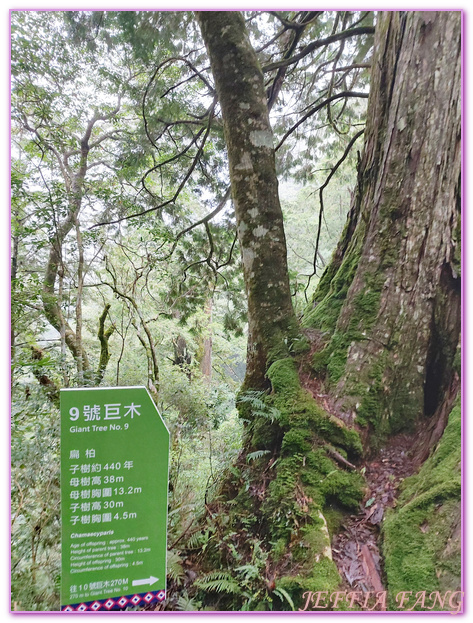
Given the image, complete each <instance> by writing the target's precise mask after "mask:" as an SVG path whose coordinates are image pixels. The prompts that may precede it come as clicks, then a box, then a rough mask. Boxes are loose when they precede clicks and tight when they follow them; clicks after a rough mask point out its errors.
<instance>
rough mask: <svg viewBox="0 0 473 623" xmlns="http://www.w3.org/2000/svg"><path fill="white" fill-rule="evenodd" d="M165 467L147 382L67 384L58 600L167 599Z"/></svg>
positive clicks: (72, 605) (74, 603) (97, 603)
mask: <svg viewBox="0 0 473 623" xmlns="http://www.w3.org/2000/svg"><path fill="white" fill-rule="evenodd" d="M168 469H169V432H168V430H167V428H166V426H165V424H164V422H163V420H162V418H161V416H160V414H159V412H158V410H157V409H156V406H155V405H154V403H153V401H152V399H151V397H150V395H149V394H148V391H147V390H146V388H145V387H113V388H90V389H88V388H87V389H64V390H61V511H62V585H61V610H63V611H79V612H80V611H96V610H118V609H123V608H126V607H133V606H138V605H141V606H143V605H146V604H149V603H153V602H156V601H159V602H161V601H163V600H164V599H165V596H166V526H167V492H168Z"/></svg>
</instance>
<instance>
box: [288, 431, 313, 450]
mask: <svg viewBox="0 0 473 623" xmlns="http://www.w3.org/2000/svg"><path fill="white" fill-rule="evenodd" d="M311 438H312V435H311V433H310V431H309V430H301V429H299V428H297V429H294V428H292V429H291V430H288V431H287V433H286V434H285V435H284V438H283V440H282V446H281V455H282V456H284V455H289V454H295V453H298V452H299V453H302V454H306V453H307V452H310V450H311V444H310V441H311Z"/></svg>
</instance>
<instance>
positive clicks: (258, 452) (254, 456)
mask: <svg viewBox="0 0 473 623" xmlns="http://www.w3.org/2000/svg"><path fill="white" fill-rule="evenodd" d="M269 453H270V450H255V452H250V453H249V454H247V455H246V461H247V463H249V462H250V461H254V460H256V459H260V458H261V457H262V456H264V455H265V454H269Z"/></svg>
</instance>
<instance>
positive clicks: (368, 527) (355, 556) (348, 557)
mask: <svg viewBox="0 0 473 623" xmlns="http://www.w3.org/2000/svg"><path fill="white" fill-rule="evenodd" d="M313 333H314V335H309V336H308V337H309V339H310V341H311V344H312V348H311V352H310V353H309V354H308V355H307V360H306V361H305V362H302V365H301V368H300V370H299V376H300V380H301V384H302V386H303V387H304V388H305V389H307V390H308V391H309V392H310V393H311V394H312V396H313V397H314V398H315V400H316V401H317V402H318V403H319V404H320V405H321V406H322V407H323V408H324V409H325V410H326V411H328V412H329V413H331V414H333V415H336V416H337V417H338V418H340V419H341V420H343V421H344V422H345V423H346V424H347V425H348V426H353V425H354V422H353V416H352V414H349V413H343V412H341V411H340V409H339V408H338V405H336V403H335V402H334V401H333V400H332V399H331V396H330V395H329V394H327V393H325V391H324V384H323V382H321V381H320V380H317V379H314V378H313V377H312V375H311V373H310V372H308V371H307V369H308V367H307V366H306V365H304V363H307V362H308V361H310V359H311V357H312V354H313V353H314V351H315V350H317V349H318V348H319V347H320V340H319V339H318V336H317V335H316V332H315V331H314V332H313ZM418 439H419V437H418V435H417V434H416V433H413V434H410V435H407V434H399V435H396V436H394V437H391V438H390V439H389V441H388V445H387V447H384V448H381V449H380V450H379V452H378V454H377V455H376V456H375V457H370V458H369V459H366V460H365V461H363V462H362V463H361V464H360V465H357V469H358V470H359V471H360V472H361V473H362V474H363V475H364V477H365V479H366V486H367V494H366V496H365V498H364V500H363V502H362V503H361V505H360V510H359V512H358V514H356V515H349V516H347V517H346V519H345V521H344V522H343V524H342V525H341V527H340V531H339V533H338V534H337V535H335V536H334V538H333V541H332V555H333V560H334V562H335V563H336V565H337V567H338V570H339V573H340V576H341V578H342V582H343V586H342V590H346V591H347V592H353V593H354V592H359V593H363V595H362V596H361V595H360V599H359V600H358V601H357V600H356V599H355V600H354V603H355V604H359V605H360V606H362V607H364V608H366V609H369V608H371V607H372V606H373V604H374V603H375V601H376V599H374V600H371V601H370V602H369V603H365V595H366V593H368V592H371V594H372V595H373V593H375V592H379V591H384V590H385V586H384V572H383V561H382V555H381V553H380V550H379V537H380V525H381V522H382V521H383V517H384V514H385V511H386V509H387V508H389V507H391V506H393V505H394V503H395V500H396V497H397V495H398V489H399V485H400V484H401V482H402V481H403V480H404V478H407V476H410V475H411V474H413V473H414V472H415V471H416V469H417V467H418V464H417V463H416V461H414V459H413V456H414V451H415V448H416V445H415V444H416V443H417V442H418ZM375 609H376V610H383V609H384V608H382V607H381V606H379V605H378V606H377V607H376V608H375Z"/></svg>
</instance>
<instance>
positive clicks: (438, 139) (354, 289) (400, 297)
mask: <svg viewBox="0 0 473 623" xmlns="http://www.w3.org/2000/svg"><path fill="white" fill-rule="evenodd" d="M460 19H461V15H460V13H459V12H457V11H445V12H425V13H424V12H418V11H407V12H402V11H396V12H389V11H386V12H382V13H380V14H379V19H378V24H377V27H376V42H375V53H374V60H373V63H372V65H373V72H372V80H371V92H370V99H369V104H368V115H367V117H368V123H367V127H366V133H365V147H364V153H363V156H362V159H361V162H360V166H359V172H358V186H357V190H356V196H355V199H354V204H353V206H352V209H351V211H350V215H349V221H348V223H347V226H346V228H345V233H344V237H343V238H342V240H341V242H340V244H339V246H338V248H337V251H336V253H335V255H334V257H333V259H332V262H331V264H330V265H329V266H328V267H327V269H326V271H325V273H324V275H323V276H322V279H321V281H320V284H319V287H318V290H317V291H316V293H315V297H314V309H312V310H311V311H310V312H309V313H308V314H307V315H306V319H305V322H306V324H307V325H309V326H313V327H318V328H320V329H322V330H323V331H325V332H327V335H330V338H329V341H328V344H327V345H326V347H325V349H324V350H323V351H322V352H319V353H317V355H316V363H317V365H318V366H319V368H324V367H325V369H326V371H327V374H328V378H329V379H330V382H331V386H332V389H333V392H334V394H335V396H336V397H337V398H338V400H339V404H340V407H341V408H343V409H345V410H346V411H348V412H351V413H352V415H353V416H356V417H357V420H358V422H359V423H361V424H365V425H370V426H371V428H375V429H376V430H378V431H381V432H395V431H398V430H400V429H402V428H405V427H408V426H409V425H412V424H413V423H414V422H415V421H416V420H417V419H418V418H419V417H420V416H422V415H424V414H425V415H427V416H432V415H434V414H436V413H437V412H438V410H439V409H440V408H441V406H442V401H443V399H444V396H445V395H446V393H448V390H449V387H450V386H451V384H452V381H453V377H454V356H455V352H456V348H457V345H458V340H459V331H460V275H459V271H460V266H459V262H460V240H459V237H460V164H461V163H460V158H461V151H460V131H461V126H460V112H461V109H460V79H461V74H460V27H461V22H460Z"/></svg>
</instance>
